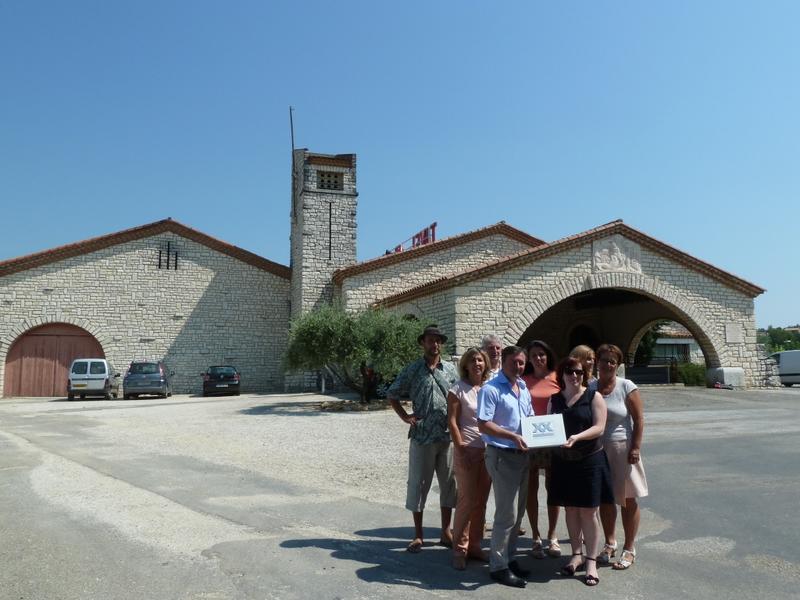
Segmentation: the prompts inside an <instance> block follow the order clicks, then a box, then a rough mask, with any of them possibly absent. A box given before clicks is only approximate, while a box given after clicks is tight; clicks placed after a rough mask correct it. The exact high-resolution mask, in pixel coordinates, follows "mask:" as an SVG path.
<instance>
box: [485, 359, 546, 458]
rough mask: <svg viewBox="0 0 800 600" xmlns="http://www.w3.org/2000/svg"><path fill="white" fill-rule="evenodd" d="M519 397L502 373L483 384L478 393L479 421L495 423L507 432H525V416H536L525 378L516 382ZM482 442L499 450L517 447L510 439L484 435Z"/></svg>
mask: <svg viewBox="0 0 800 600" xmlns="http://www.w3.org/2000/svg"><path fill="white" fill-rule="evenodd" d="M517 384H518V385H519V396H517V395H515V394H514V392H513V391H512V389H511V383H510V382H509V381H508V378H507V377H506V375H505V373H503V372H502V371H500V373H499V374H498V375H497V377H495V378H494V379H492V380H491V381H488V382H486V383H485V384H484V386H483V387H482V388H481V390H480V391H479V392H478V419H480V420H481V421H492V422H493V423H495V424H497V425H499V426H500V427H502V428H503V429H505V430H507V431H513V432H514V433H519V434H521V433H522V419H523V417H530V416H531V415H533V407H532V404H531V395H530V393H529V392H528V387H527V386H526V385H525V382H524V381H523V380H522V379H517ZM482 436H483V440H484V441H485V442H486V443H487V444H491V445H492V446H499V447H500V448H516V447H517V445H516V444H515V443H514V442H513V441H512V440H509V439H506V438H500V437H495V436H492V435H489V434H485V433H484V434H482Z"/></svg>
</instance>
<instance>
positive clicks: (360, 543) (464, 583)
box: [281, 527, 578, 591]
mask: <svg viewBox="0 0 800 600" xmlns="http://www.w3.org/2000/svg"><path fill="white" fill-rule="evenodd" d="M413 534H414V530H413V529H412V528H411V527H387V528H381V529H369V530H361V531H356V532H355V535H357V536H361V537H363V538H365V539H363V540H352V539H347V540H344V539H333V538H325V539H296V540H286V541H284V542H282V543H281V547H283V548H295V549H300V548H319V549H322V550H328V551H330V553H331V556H332V557H333V558H337V559H341V560H346V561H356V562H361V563H366V564H369V565H370V566H365V567H361V568H358V569H356V571H355V573H356V576H357V577H358V578H359V579H361V580H362V581H366V582H370V583H382V584H386V585H404V586H408V587H415V588H420V589H427V590H461V591H474V590H476V589H478V588H480V587H483V586H484V585H487V584H490V585H491V584H493V583H494V582H493V581H492V580H491V579H490V578H489V567H488V565H487V564H485V563H481V562H477V561H469V563H468V565H467V570H466V571H456V570H454V569H453V568H452V564H451V560H452V551H451V550H450V549H449V548H444V547H442V546H438V545H436V544H435V543H434V542H435V541H436V540H438V539H439V531H438V530H436V529H432V528H431V529H426V530H425V539H426V540H428V541H426V543H425V546H424V548H423V549H422V552H420V553H419V554H411V553H409V552H406V545H407V544H408V542H409V541H410V540H411V538H412V537H413ZM484 545H485V546H488V540H487V541H486V542H485V544H484ZM518 560H519V562H520V564H521V565H522V566H523V567H524V568H527V569H530V570H531V575H530V576H529V577H528V578H527V580H528V581H529V582H531V583H544V582H547V581H551V580H553V579H564V577H562V576H560V575H559V574H558V569H559V568H560V567H561V566H562V565H563V564H565V563H566V558H561V559H546V560H533V559H531V558H530V557H528V556H519V557H518ZM577 582H578V580H577V579H576V583H577Z"/></svg>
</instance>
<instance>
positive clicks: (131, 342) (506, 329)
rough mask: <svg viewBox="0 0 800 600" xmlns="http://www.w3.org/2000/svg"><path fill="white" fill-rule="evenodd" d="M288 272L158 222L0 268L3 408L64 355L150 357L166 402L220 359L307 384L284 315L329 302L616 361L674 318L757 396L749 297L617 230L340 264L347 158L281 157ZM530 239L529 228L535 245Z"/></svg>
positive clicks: (345, 235) (38, 385)
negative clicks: (167, 371) (287, 362)
mask: <svg viewBox="0 0 800 600" xmlns="http://www.w3.org/2000/svg"><path fill="white" fill-rule="evenodd" d="M292 162H293V167H292V181H293V184H292V190H293V192H292V197H291V214H290V219H291V240H290V247H291V264H290V266H289V267H286V266H284V265H280V264H277V263H274V262H272V261H269V260H267V259H265V258H262V257H259V256H256V255H254V254H252V253H250V252H247V251H245V250H242V249H241V248H238V247H236V246H233V245H231V244H228V243H225V242H222V241H219V240H216V239H214V238H212V237H210V236H208V235H205V234H203V233H201V232H199V231H196V230H194V229H191V228H189V227H187V226H185V225H182V224H180V223H178V222H176V221H172V220H169V219H167V220H164V221H158V222H156V223H152V224H149V225H144V226H142V227H137V228H134V229H128V230H125V231H120V232H118V233H112V234H109V235H106V236H102V237H99V238H94V239H90V240H86V241H83V242H78V243H75V244H70V245H67V246H62V247H59V248H54V249H51V250H46V251H43V252H38V253H36V254H32V255H28V256H23V257H20V258H15V259H11V260H7V261H5V262H2V263H0V306H2V313H0V385H2V389H3V393H4V395H5V396H16V395H42V396H51V395H52V396H58V395H63V394H64V385H65V383H66V369H67V367H68V364H69V362H70V361H71V360H72V359H73V358H76V357H78V356H80V355H81V354H84V355H85V354H86V353H94V354H95V355H97V354H100V355H103V356H105V357H106V358H108V359H109V360H110V361H111V362H112V364H114V365H116V367H117V369H118V370H120V371H122V370H124V368H125V367H126V366H127V364H128V363H129V362H130V361H131V360H135V359H155V358H158V359H164V360H165V361H166V362H167V363H168V364H169V366H170V368H171V369H173V370H175V372H176V375H175V380H174V386H173V387H174V389H175V391H176V392H198V391H199V390H200V387H201V381H200V377H199V373H200V371H202V370H203V369H205V368H206V367H207V366H209V365H211V364H219V363H225V364H231V363H232V364H235V365H236V366H237V367H239V369H240V370H241V371H242V375H243V390H244V391H256V392H262V391H263V392H266V391H274V390H281V389H284V388H287V387H288V388H294V389H308V388H309V387H313V386H314V385H315V380H314V379H313V378H308V377H292V378H286V377H284V374H283V373H282V369H281V359H282V355H283V352H284V350H285V342H286V335H287V332H288V326H289V320H290V318H291V317H292V316H297V315H298V314H301V313H303V312H305V311H308V310H310V309H312V308H314V307H315V306H319V305H320V304H321V303H325V302H330V301H331V300H332V299H338V300H339V301H341V302H342V304H343V305H344V306H345V307H346V308H347V309H348V310H353V311H358V310H364V309H367V308H369V307H383V308H388V309H391V310H396V311H400V312H402V313H404V314H412V315H416V316H420V317H424V318H427V319H431V320H434V321H436V322H438V323H439V325H440V326H441V327H443V328H444V329H445V330H447V331H448V332H449V333H450V334H451V336H452V337H451V340H452V343H453V349H454V351H455V353H456V354H460V353H461V352H463V351H464V349H466V348H467V347H469V346H471V345H474V344H476V343H478V341H479V340H480V338H481V337H482V335H484V334H485V333H487V332H495V333H497V334H499V335H500V336H501V337H502V338H503V340H504V341H505V342H506V343H509V344H510V343H523V344H524V343H525V342H526V341H528V340H530V339H535V338H542V339H546V340H548V341H549V342H550V343H551V344H552V345H553V347H554V348H555V350H556V351H557V352H558V353H560V354H563V353H565V352H567V351H568V350H569V349H570V348H571V347H572V346H574V345H575V344H577V343H588V344H590V345H593V346H596V345H597V344H598V343H600V342H605V341H608V342H613V343H616V344H617V345H619V346H620V347H621V348H623V350H624V351H625V352H626V353H627V354H628V356H629V357H630V358H631V359H632V357H633V355H634V353H635V351H636V345H637V344H638V340H639V339H640V338H641V335H642V334H643V332H644V331H646V330H647V329H648V328H649V327H650V326H651V325H652V324H653V323H654V322H656V321H658V320H661V319H669V320H671V321H676V322H678V323H680V324H681V325H683V326H684V327H686V329H687V330H688V331H689V332H691V335H692V337H693V338H694V339H695V340H696V341H697V343H698V345H699V346H700V348H701V350H702V353H703V356H704V358H705V362H706V366H707V367H708V370H709V377H710V378H711V379H712V380H718V381H722V382H726V383H733V384H735V385H748V386H754V385H760V384H761V381H760V379H759V375H758V373H759V359H760V356H759V353H758V350H757V347H756V330H755V320H754V314H753V310H754V309H753V299H754V298H755V297H756V296H757V295H759V294H761V293H762V292H763V291H764V290H763V289H761V288H760V287H758V286H756V285H754V284H752V283H749V282H747V281H745V280H743V279H741V278H739V277H736V276H735V275H732V274H730V273H727V272H725V271H723V270H721V269H719V268H717V267H715V266H713V265H710V264H708V263H705V262H703V261H701V260H699V259H697V258H694V257H692V256H690V255H688V254H686V253H684V252H681V251H680V250H677V249H676V248H673V247H672V246H669V245H667V244H665V243H663V242H660V241H658V240H656V239H654V238H652V237H650V236H648V235H646V234H644V233H642V232H640V231H637V230H636V229H633V228H631V227H629V226H627V225H625V224H624V223H623V222H622V221H614V222H612V223H608V224H606V225H602V226H600V227H597V228H594V229H591V230H589V231H586V232H583V233H579V234H577V235H572V236H569V237H566V238H563V239H560V240H556V241H553V242H545V241H543V240H541V239H539V238H536V237H533V236H531V235H529V234H527V233H525V232H523V231H520V230H519V229H516V228H514V227H512V226H511V225H509V224H507V223H504V222H500V223H496V224H494V225H489V226H487V227H484V228H482V229H478V230H475V231H471V232H468V233H464V234H461V235H456V236H453V237H450V238H445V239H442V240H438V241H435V242H433V243H430V244H427V245H423V246H419V247H417V248H414V249H411V250H407V251H404V252H398V253H394V254H389V255H385V256H381V257H378V258H375V259H372V260H367V261H363V262H360V263H359V262H357V261H356V210H357V198H358V192H357V189H356V157H355V155H352V154H343V155H325V154H317V153H312V152H309V151H308V150H305V149H301V150H296V151H295V152H294V154H293V161H292ZM537 233H542V232H537Z"/></svg>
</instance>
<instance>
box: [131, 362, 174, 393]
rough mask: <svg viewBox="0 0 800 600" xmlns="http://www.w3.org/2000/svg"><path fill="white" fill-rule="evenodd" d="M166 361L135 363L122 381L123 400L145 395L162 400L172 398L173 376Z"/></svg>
mask: <svg viewBox="0 0 800 600" xmlns="http://www.w3.org/2000/svg"><path fill="white" fill-rule="evenodd" d="M173 375H175V371H170V370H169V369H168V368H167V365H165V364H164V361H161V360H155V361H144V360H143V361H134V362H132V363H131V366H130V367H128V372H127V373H125V379H123V381H122V391H123V398H125V399H126V400H127V399H128V398H136V397H138V396H141V395H143V394H148V395H156V396H160V397H161V398H166V397H167V396H172V381H171V378H172V376H173Z"/></svg>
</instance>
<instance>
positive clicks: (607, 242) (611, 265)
mask: <svg viewBox="0 0 800 600" xmlns="http://www.w3.org/2000/svg"><path fill="white" fill-rule="evenodd" d="M641 260H642V259H641V249H640V248H639V245H638V244H637V243H636V242H632V241H631V240H629V239H626V238H624V237H622V236H621V235H613V236H611V237H607V238H603V239H602V240H597V241H596V242H593V243H592V267H593V271H594V272H595V273H641V272H642V262H641Z"/></svg>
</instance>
